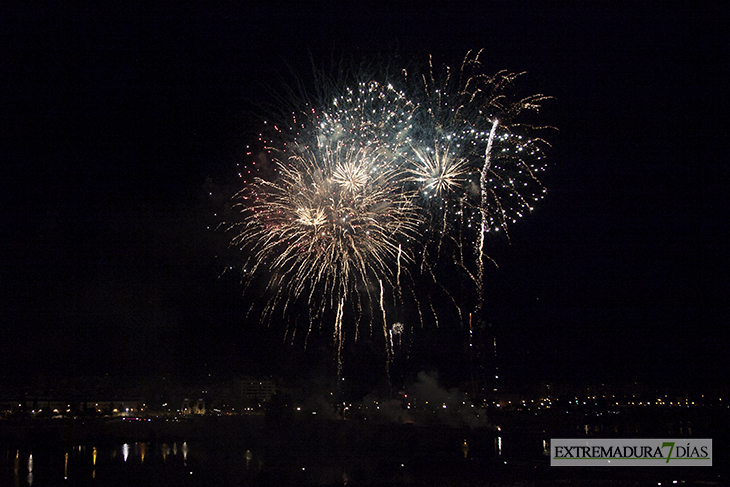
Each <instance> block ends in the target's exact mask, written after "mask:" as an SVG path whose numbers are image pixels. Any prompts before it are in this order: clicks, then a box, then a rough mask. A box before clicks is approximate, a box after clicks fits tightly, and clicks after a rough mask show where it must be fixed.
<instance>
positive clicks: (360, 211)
mask: <svg viewBox="0 0 730 487" xmlns="http://www.w3.org/2000/svg"><path fill="white" fill-rule="evenodd" d="M479 55H480V53H476V54H475V55H472V54H471V53H470V54H467V56H466V58H465V60H464V62H463V63H462V65H461V67H460V69H459V70H457V71H456V72H454V73H452V72H451V70H450V69H449V68H444V70H443V71H444V72H443V74H442V75H437V74H436V71H437V70H435V69H434V66H433V63H429V66H428V68H427V69H426V70H425V71H424V73H423V74H421V75H420V76H415V81H414V77H413V76H410V77H409V76H408V74H407V73H406V75H405V76H403V77H402V78H398V79H384V80H380V81H375V80H369V81H365V82H359V83H356V84H354V85H353V86H352V87H349V86H347V85H343V86H342V87H341V88H332V89H331V90H330V91H331V92H329V93H326V96H324V97H320V98H322V99H319V100H318V101H317V102H316V103H315V102H305V103H304V104H303V105H302V108H301V109H300V110H295V111H294V112H290V113H291V115H290V116H289V117H288V119H287V120H286V121H285V122H279V123H275V124H269V126H270V127H273V131H272V132H271V134H270V135H269V136H265V135H262V136H261V137H262V141H263V142H264V144H265V150H266V154H267V156H268V158H269V160H270V161H271V162H272V163H273V165H274V167H275V173H276V177H273V178H268V179H267V178H264V177H258V178H255V179H254V180H253V181H252V182H251V183H250V184H248V185H247V186H246V187H245V188H244V189H243V190H242V191H241V192H239V193H238V195H237V196H236V201H237V205H236V208H237V209H238V210H239V211H240V214H241V218H240V220H239V222H238V223H234V224H231V225H228V228H229V230H231V231H232V232H234V235H233V238H232V240H231V241H232V245H233V246H235V247H236V248H238V249H240V250H242V251H243V252H244V253H245V255H247V256H248V258H247V261H246V264H245V266H244V267H245V268H246V269H247V270H248V273H247V275H249V276H260V275H263V276H265V278H266V280H267V284H266V291H265V294H266V295H268V296H269V297H270V298H269V299H268V302H267V304H266V307H265V309H264V319H266V318H267V317H269V318H270V317H271V315H272V313H274V311H275V310H277V309H280V310H281V312H282V314H283V315H284V316H288V315H289V314H290V313H288V311H289V310H293V309H294V308H296V309H297V310H299V309H300V308H301V307H304V308H306V309H308V310H309V311H308V313H307V314H308V320H307V322H308V327H307V330H308V332H309V331H311V329H312V326H313V325H314V324H322V321H323V320H325V319H327V317H328V316H329V317H332V319H333V321H334V326H333V337H334V342H335V346H336V350H337V357H338V371H339V367H340V366H341V350H342V344H343V341H344V340H345V338H346V337H352V338H353V339H357V337H358V335H359V333H360V331H359V330H360V320H361V317H362V316H363V315H367V316H368V317H369V321H370V333H371V334H372V330H373V326H372V324H373V322H376V323H378V324H379V326H380V327H381V329H382V332H383V336H384V340H385V342H386V344H385V348H386V352H387V356H388V360H387V361H386V368H387V363H388V362H389V361H390V359H391V358H392V353H393V350H394V346H393V343H394V342H393V337H394V335H395V336H397V337H400V336H401V334H402V333H403V324H402V323H400V322H397V323H391V324H388V319H389V318H388V312H387V310H388V309H393V308H397V307H399V306H401V305H402V304H403V299H404V295H406V294H407V295H408V296H410V297H412V298H413V301H414V302H415V303H416V307H417V309H418V314H419V316H421V318H420V321H421V323H423V317H422V313H421V305H420V304H419V302H420V300H421V297H420V296H419V293H420V292H421V291H422V290H423V289H424V286H422V285H421V284H422V281H424V280H429V281H430V282H432V283H433V284H436V285H437V286H438V287H439V288H441V289H442V290H443V291H445V292H446V293H447V294H448V295H449V297H450V299H451V300H452V302H453V303H454V305H456V307H457V309H458V310H459V315H461V310H460V306H461V304H460V303H459V302H458V300H456V299H454V298H453V297H452V294H451V293H450V292H449V290H448V289H446V286H445V285H443V284H442V283H441V282H439V278H438V276H437V273H436V269H437V268H441V267H444V268H447V267H448V266H453V265H454V264H456V265H457V267H459V268H461V269H462V270H464V271H466V273H467V275H468V276H469V278H470V279H471V280H472V281H473V282H474V284H475V289H476V295H477V296H478V303H477V305H476V307H477V308H480V307H481V303H482V301H481V295H482V288H481V286H482V281H483V278H484V275H483V257H484V245H485V235H486V234H487V233H488V232H490V231H499V230H506V228H507V225H508V224H509V223H512V222H514V221H516V219H517V218H518V217H520V216H523V215H525V214H526V213H528V212H529V211H531V210H532V208H533V204H534V202H535V201H536V200H537V199H539V198H541V197H542V195H543V193H544V189H543V188H542V186H541V185H540V183H539V181H538V179H537V174H538V173H539V171H541V170H542V167H543V166H542V152H541V147H542V146H543V145H545V144H544V143H543V141H542V140H541V139H535V138H531V137H529V135H528V134H529V133H530V132H531V131H532V130H533V129H535V127H531V126H526V125H520V124H518V123H517V120H518V118H519V115H520V114H521V113H522V112H524V111H526V110H537V108H538V107H539V102H540V101H541V100H542V99H544V98H545V97H543V96H542V95H535V96H531V97H527V98H518V99H512V98H511V97H510V96H508V95H507V93H506V92H507V89H508V88H509V87H510V86H511V85H512V83H513V81H514V80H515V78H516V77H517V75H515V74H509V73H506V72H500V73H497V74H496V75H494V76H485V75H483V74H480V69H481V64H480V61H479ZM395 86H401V87H404V88H402V89H399V88H396V87H395ZM416 276H419V277H418V280H419V281H420V282H419V285H418V286H416V285H414V284H413V281H414V280H415V279H414V277H416ZM421 277H423V278H427V279H422V278H421ZM425 299H427V300H428V299H430V298H428V297H426V298H425ZM300 305H301V306H300ZM429 308H430V309H431V311H432V312H433V315H434V317H435V319H436V323H438V318H437V316H436V315H437V312H436V310H435V309H434V306H433V304H432V303H431V302H430V301H429ZM376 310H378V311H379V312H376ZM294 314H296V312H295V313H294ZM350 322H352V326H350ZM396 325H397V326H396ZM295 332H296V325H294V326H293V327H292V332H291V336H292V337H293V335H294V334H295ZM307 336H308V333H307ZM398 340H400V338H398Z"/></svg>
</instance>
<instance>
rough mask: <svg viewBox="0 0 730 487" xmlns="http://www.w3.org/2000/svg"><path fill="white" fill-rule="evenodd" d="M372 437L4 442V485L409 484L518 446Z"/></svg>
mask: <svg viewBox="0 0 730 487" xmlns="http://www.w3.org/2000/svg"><path fill="white" fill-rule="evenodd" d="M403 431H404V432H406V433H409V430H408V429H405V430H403ZM456 435H458V436H456ZM375 438H377V435H374V434H373V432H372V431H365V430H364V431H358V432H357V433H356V434H355V435H354V436H348V437H340V439H338V438H337V437H336V436H331V435H328V434H324V435H321V436H317V437H316V442H309V440H313V439H314V438H306V439H305V440H301V438H300V439H299V440H298V441H301V443H298V444H294V443H292V442H291V441H289V440H290V439H291V438H289V437H288V436H285V435H282V436H281V437H279V436H272V437H268V436H267V437H266V438H265V439H263V438H258V440H256V441H253V442H248V443H247V441H248V440H246V439H245V438H237V439H236V441H234V442H228V441H226V440H227V438H215V437H211V438H209V439H208V440H205V441H201V440H193V441H164V442H162V441H146V442H124V443H122V442H119V443H100V444H86V445H67V446H63V445H61V444H58V443H56V444H54V445H53V446H46V447H45V448H44V447H43V445H38V446H34V447H33V449H32V450H31V449H30V448H26V449H23V448H20V449H17V448H4V447H3V446H2V445H0V486H4V485H13V486H15V487H25V486H28V487H43V486H45V485H59V484H63V485H94V486H99V487H107V486H116V485H155V486H164V485H175V486H185V485H201V482H203V483H204V484H205V482H206V481H207V482H208V484H205V485H242V484H243V485H250V484H257V483H258V484H266V483H272V482H273V483H278V484H280V485H316V484H320V483H326V484H331V485H337V484H339V485H345V484H348V483H362V482H363V481H369V479H371V478H373V477H371V475H373V474H371V472H374V471H375V472H378V473H377V474H376V475H378V477H377V479H376V480H377V481H389V480H393V481H394V482H397V483H403V484H411V483H412V482H417V480H418V479H419V478H421V476H423V475H424V473H423V469H424V468H436V467H434V466H433V465H439V466H440V467H439V468H444V471H446V469H451V468H453V467H452V466H454V465H455V466H456V468H463V467H467V466H468V465H477V464H479V465H481V464H483V463H487V462H489V461H490V459H491V460H499V463H505V462H502V459H503V458H502V457H503V456H504V455H505V452H507V453H506V454H507V455H508V456H509V457H511V456H512V455H513V453H514V445H515V442H514V440H513V439H511V438H510V437H508V438H507V439H506V440H505V439H504V438H503V436H502V434H501V433H500V434H499V436H497V435H491V434H478V435H477V434H469V435H467V434H465V435H463V436H462V435H461V434H459V433H457V434H455V435H454V436H448V437H447V436H443V437H442V438H441V437H440V438H438V439H435V440H434V439H431V438H427V437H426V435H424V436H420V435H413V436H412V437H409V439H407V440H402V441H401V443H402V445H401V446H402V447H405V448H401V447H397V448H396V447H393V448H392V449H391V447H390V446H389V445H390V441H391V437H390V436H387V441H386V440H384V439H380V440H376V439H375ZM441 440H448V441H443V442H442V441H441ZM451 440H453V441H451ZM534 443H535V447H536V448H535V450H536V451H537V452H539V453H542V450H543V448H544V445H545V443H543V442H542V440H540V441H539V442H537V441H535V442H534ZM410 446H413V447H414V448H413V449H409V447H410ZM434 448H435V450H434ZM505 448H506V450H505ZM506 459H507V458H504V460H506ZM153 479H154V481H153ZM195 479H198V480H197V481H196V480H195ZM203 479H204V480H203Z"/></svg>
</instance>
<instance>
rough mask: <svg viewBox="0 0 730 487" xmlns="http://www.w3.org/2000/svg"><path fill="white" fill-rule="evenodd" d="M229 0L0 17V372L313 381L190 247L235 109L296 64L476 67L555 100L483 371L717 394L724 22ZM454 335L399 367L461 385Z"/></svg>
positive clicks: (722, 336) (229, 139) (603, 9)
mask: <svg viewBox="0 0 730 487" xmlns="http://www.w3.org/2000/svg"><path fill="white" fill-rule="evenodd" d="M97 3H98V2H97ZM183 3H184V2H183ZM247 3H248V2H225V3H224V5H223V6H218V7H209V6H202V4H201V5H199V6H197V7H195V6H186V5H182V4H180V3H179V2H178V4H177V5H174V6H170V7H167V6H159V5H157V6H155V5H148V4H146V3H144V2H138V3H135V2H132V3H128V2H124V3H119V5H118V6H115V7H110V6H108V5H109V3H108V2H102V3H101V4H104V5H107V6H104V7H101V6H98V5H97V6H95V5H92V6H81V5H79V4H76V5H77V6H76V7H73V8H71V7H69V8H64V7H38V8H36V9H34V10H30V9H25V10H16V11H12V10H10V9H8V8H5V10H8V11H6V12H5V13H3V14H2V15H0V18H2V21H1V23H2V28H0V45H1V46H2V49H0V80H1V82H2V86H1V89H0V93H2V94H1V95H0V102H1V105H0V121H1V122H2V125H1V129H2V130H1V133H0V160H1V161H2V169H0V170H1V171H2V172H0V176H1V177H0V181H2V183H0V184H1V189H2V199H1V200H0V201H2V206H0V210H1V212H2V213H1V215H2V220H0V225H1V227H0V228H2V230H1V231H0V245H1V247H0V250H1V251H2V254H1V255H2V256H1V257H0V264H1V269H2V276H1V277H2V282H1V283H0V286H1V287H0V289H1V290H2V291H1V293H2V294H0V326H1V327H2V328H0V330H1V331H2V339H0V375H2V376H4V377H15V376H33V375H34V374H45V375H55V374H98V373H112V374H114V373H119V374H159V373H180V374H196V373H199V372H201V371H203V370H210V371H212V372H214V373H218V374H223V373H239V371H240V372H241V373H246V372H253V373H266V372H281V369H282V368H284V367H283V366H282V365H281V364H285V365H286V367H292V366H297V367H299V366H302V364H305V366H306V367H305V369H306V370H310V369H311V371H312V372H311V373H312V374H315V373H317V371H320V370H331V367H332V361H331V355H330V354H329V353H328V352H327V351H326V350H324V349H322V350H317V349H316V347H315V350H309V351H307V353H306V354H305V353H303V352H299V351H297V350H295V349H294V348H293V347H290V346H285V345H283V344H282V340H281V333H280V330H272V329H266V328H265V327H262V326H260V325H257V324H256V323H248V322H247V321H246V320H245V318H244V316H243V314H244V310H245V308H246V306H245V302H243V301H244V300H243V298H241V296H240V294H241V293H240V291H241V290H240V288H239V287H237V286H236V285H235V283H233V282H231V281H229V280H220V279H217V276H218V274H219V273H220V271H221V266H222V264H221V261H220V260H219V259H217V258H216V255H217V254H218V251H219V249H220V245H221V239H222V237H221V236H220V235H218V234H215V233H213V232H210V231H208V230H207V229H206V227H207V226H208V225H211V224H212V223H214V222H215V217H214V216H213V213H214V212H216V211H218V208H217V205H220V206H222V205H223V204H224V203H225V201H224V200H223V199H222V195H225V194H226V191H231V190H232V188H235V185H236V184H237V180H236V178H235V177H234V175H235V164H236V163H237V162H240V161H241V160H242V158H243V147H244V146H245V144H246V143H247V142H248V140H247V135H246V134H250V133H251V132H252V131H255V130H256V129H257V127H255V126H252V123H251V118H250V117H249V116H248V115H247V113H249V112H248V111H247V110H249V109H250V108H251V106H253V105H256V104H261V103H265V102H266V101H269V99H268V98H267V97H271V95H270V93H271V91H270V87H272V86H281V85H282V84H283V83H286V82H289V79H288V77H290V76H291V77H292V80H291V82H292V83H294V82H296V81H297V80H296V79H295V78H296V76H301V78H300V79H301V80H303V82H306V80H307V79H308V76H310V75H311V68H310V66H311V64H312V63H311V61H310V59H313V60H314V62H315V64H316V63H318V62H322V63H325V62H326V61H327V60H328V59H331V58H332V57H333V56H335V57H336V56H339V55H342V54H343V53H344V54H345V55H347V56H352V57H353V58H358V57H361V58H363V59H374V58H377V57H379V56H380V57H383V58H384V59H389V57H398V58H397V59H394V60H392V63H393V65H394V66H398V65H399V63H400V62H402V61H408V62H421V61H422V60H423V59H426V57H427V55H428V54H433V55H434V56H436V57H437V58H438V59H441V60H442V61H443V62H448V63H452V64H455V63H458V62H459V61H460V60H461V58H462V57H463V55H464V54H465V53H466V51H467V50H469V49H479V48H482V47H483V48H485V49H486V50H485V52H486V55H485V56H484V57H483V59H484V62H485V66H486V70H487V71H494V72H496V71H498V70H500V69H507V70H510V71H526V72H527V73H526V74H525V75H524V76H523V77H522V78H521V79H520V80H519V83H518V87H519V88H520V90H524V92H525V93H536V92H540V93H545V94H548V95H552V96H553V97H554V99H552V100H550V101H548V102H546V103H545V107H544V109H543V111H542V112H541V116H542V118H541V120H542V121H544V122H545V123H546V124H550V125H554V126H556V127H557V128H559V131H556V132H553V133H551V134H549V135H547V138H548V140H549V141H550V142H551V144H552V146H553V147H552V148H551V149H550V150H549V151H548V156H549V166H548V171H547V173H546V174H545V177H544V178H543V179H542V180H543V183H544V184H545V186H546V187H547V188H548V198H547V199H546V200H544V201H543V202H542V203H541V204H540V205H539V207H538V208H537V211H536V212H535V213H534V214H533V215H531V216H529V217H527V218H524V219H523V220H522V221H521V222H519V223H518V224H516V225H514V226H513V228H512V231H511V241H510V242H507V241H502V242H493V243H492V245H493V248H491V249H490V251H489V253H490V255H492V256H494V258H495V260H496V261H497V263H498V265H499V268H496V269H492V270H490V272H489V274H488V278H489V282H488V284H487V285H486V288H487V290H488V294H489V295H488V296H487V301H486V303H487V305H486V309H487V313H488V314H489V318H488V319H489V321H490V322H491V323H492V324H493V329H494V330H495V331H494V333H495V334H496V335H497V337H498V339H499V341H498V344H499V350H498V351H499V354H500V360H501V367H502V370H503V374H504V375H505V376H506V377H507V378H511V380H513V381H515V382H519V381H520V380H523V379H525V380H542V379H545V380H556V379H566V380H588V381H600V380H631V379H642V380H659V379H661V380H665V381H673V380H681V381H685V382H692V381H698V380H710V379H713V378H714V377H720V379H725V380H727V379H728V378H730V377H728V370H730V361H729V360H728V346H729V345H730V339H728V333H727V330H726V326H727V324H728V318H729V313H728V304H727V303H728V299H727V298H726V294H727V286H726V282H727V274H726V269H727V267H726V265H725V261H726V260H728V257H730V256H728V251H727V240H726V238H727V236H728V222H727V216H726V202H725V199H726V198H725V196H726V191H727V184H728V165H727V164H728V162H727V157H726V155H727V152H728V151H727V147H728V143H729V142H730V138H729V136H728V129H730V124H728V115H727V114H728V111H727V109H728V95H727V88H726V87H727V80H728V79H729V76H728V75H729V74H730V73H729V72H728V71H729V68H728V65H729V64H730V56H729V55H728V54H729V50H730V48H729V47H728V46H730V42H729V41H730V39H728V37H729V36H728V35H727V26H728V25H730V23H729V21H730V14H728V10H727V8H726V6H725V5H723V3H721V2H704V3H703V4H702V5H700V6H691V7H690V4H689V2H688V3H687V4H686V5H687V6H686V7H684V8H677V7H674V8H669V7H668V6H667V5H666V4H664V3H659V2H657V3H655V4H653V5H643V4H641V2H638V3H636V2H631V3H627V5H626V6H620V5H619V4H618V3H616V2H605V3H603V2H550V3H543V4H542V6H539V7H536V6H533V5H532V4H530V3H523V2H519V3H518V2H512V3H510V2H460V6H457V7H454V6H452V5H450V2H449V3H446V2H444V3H442V4H440V5H439V4H436V3H434V4H433V5H432V6H426V7H424V6H419V7H418V8H415V7H413V6H411V5H410V3H408V2H403V3H401V2H391V3H390V4H388V5H385V6H382V7H378V8H371V7H366V6H362V5H360V6H353V5H350V4H348V3H339V4H335V5H332V6H329V7H325V6H323V5H318V6H317V5H315V6H312V5H311V3H312V2H297V3H296V4H288V3H277V4H276V5H269V2H262V3H261V5H259V6H251V5H246V4H247ZM315 3H317V2H315ZM421 3H423V2H421ZM650 3H651V2H650ZM384 62H385V61H384ZM292 71H293V72H294V73H297V74H296V76H292V75H291V73H292ZM211 190H212V191H213V192H214V193H215V196H216V197H215V198H209V197H207V196H206V195H207V193H208V192H209V191H211ZM448 334H451V336H447V335H448ZM463 338H464V335H463V334H460V332H458V331H454V330H451V331H448V330H442V331H439V332H433V331H426V332H424V334H423V335H422V336H420V337H418V340H421V341H428V340H437V341H438V343H444V344H447V345H444V346H443V347H440V346H439V347H435V346H434V349H438V351H437V352H433V353H431V354H426V355H424V357H421V358H420V359H419V360H420V362H418V363H415V364H413V365H412V368H413V369H414V370H415V369H419V368H422V367H423V368H433V369H442V370H457V369H458V367H455V366H454V364H459V363H464V361H465V359H464V356H463V353H462V352H463V347H461V346H462V345H463V343H462V342H463ZM362 347H363V348H365V349H366V348H367V347H368V344H367V343H363V345H362ZM305 355H306V357H304V356H305ZM303 357H304V358H303ZM357 360H362V364H363V365H362V367H363V368H365V367H368V365H367V364H369V363H370V362H368V359H367V358H361V359H357ZM357 360H353V363H357V364H359V363H360V362H358V361H357ZM355 369H356V367H355V366H354V365H351V368H350V373H352V374H356V373H357V372H356V371H355ZM455 373H456V372H455Z"/></svg>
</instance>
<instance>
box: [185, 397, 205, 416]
mask: <svg viewBox="0 0 730 487" xmlns="http://www.w3.org/2000/svg"><path fill="white" fill-rule="evenodd" d="M205 412H206V407H205V399H202V398H199V399H188V398H185V399H183V403H182V408H181V409H180V413H181V414H182V415H183V416H191V415H194V414H205Z"/></svg>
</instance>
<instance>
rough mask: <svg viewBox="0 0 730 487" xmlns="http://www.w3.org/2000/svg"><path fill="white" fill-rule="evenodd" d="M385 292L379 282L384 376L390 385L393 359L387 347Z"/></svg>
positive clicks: (381, 283) (391, 350)
mask: <svg viewBox="0 0 730 487" xmlns="http://www.w3.org/2000/svg"><path fill="white" fill-rule="evenodd" d="M384 294H385V290H384V289H383V281H382V279H381V280H380V311H381V312H382V313H383V336H384V337H385V343H386V346H385V351H386V355H385V374H386V376H387V377H388V383H389V384H390V361H391V360H392V358H393V348H392V347H388V345H387V344H388V320H387V318H386V316H385V302H384V299H383V297H384Z"/></svg>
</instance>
